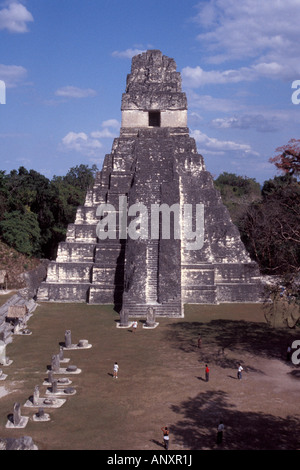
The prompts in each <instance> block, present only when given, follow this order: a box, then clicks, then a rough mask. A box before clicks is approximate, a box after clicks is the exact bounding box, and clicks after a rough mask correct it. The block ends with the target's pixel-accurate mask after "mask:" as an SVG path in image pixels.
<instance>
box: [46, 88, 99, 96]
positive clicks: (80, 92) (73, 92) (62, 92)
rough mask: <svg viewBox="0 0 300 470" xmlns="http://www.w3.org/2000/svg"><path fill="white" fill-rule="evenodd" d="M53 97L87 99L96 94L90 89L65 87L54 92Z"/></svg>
mask: <svg viewBox="0 0 300 470" xmlns="http://www.w3.org/2000/svg"><path fill="white" fill-rule="evenodd" d="M55 95H56V96H62V97H64V98H88V97H90V96H96V95H97V92H96V91H95V90H93V89H91V88H78V87H75V86H65V87H62V88H59V89H58V90H56V92H55Z"/></svg>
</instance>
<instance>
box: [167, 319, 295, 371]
mask: <svg viewBox="0 0 300 470" xmlns="http://www.w3.org/2000/svg"><path fill="white" fill-rule="evenodd" d="M198 334H200V335H201V338H202V345H201V348H198V347H197V339H198ZM297 335H298V336H299V335H300V331H299V330H298V331H297V330H293V331H291V330H286V329H274V328H272V327H270V326H269V325H267V324H264V323H258V322H249V321H244V320H240V321H233V320H212V321H210V322H209V323H201V322H184V321H183V322H178V323H174V324H172V325H170V330H169V331H168V333H167V340H168V341H170V342H171V344H172V345H173V347H175V348H179V349H180V350H182V351H184V352H186V353H191V352H195V351H199V360H200V361H202V362H203V361H207V362H209V363H211V364H212V363H213V364H217V365H219V366H220V367H223V368H236V365H237V362H241V363H242V360H241V359H240V357H239V355H240V354H241V353H242V351H247V352H248V353H253V355H258V356H261V357H265V358H270V359H281V360H286V350H287V346H288V344H291V342H292V341H293V339H295V338H296V337H297ZM228 351H231V352H233V353H237V359H232V358H228V357H227V356H226V353H227V352H228ZM245 370H246V369H245ZM249 370H250V369H249V368H248V371H249ZM251 370H252V371H255V369H253V368H251ZM256 372H259V371H257V370H256Z"/></svg>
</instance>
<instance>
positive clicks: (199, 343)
mask: <svg viewBox="0 0 300 470" xmlns="http://www.w3.org/2000/svg"><path fill="white" fill-rule="evenodd" d="M198 348H199V349H200V348H201V336H200V333H199V335H198Z"/></svg>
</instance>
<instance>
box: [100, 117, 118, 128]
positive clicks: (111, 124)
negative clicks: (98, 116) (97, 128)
mask: <svg viewBox="0 0 300 470" xmlns="http://www.w3.org/2000/svg"><path fill="white" fill-rule="evenodd" d="M102 126H103V127H113V128H117V129H119V127H120V123H119V121H118V120H117V119H107V121H103V122H102Z"/></svg>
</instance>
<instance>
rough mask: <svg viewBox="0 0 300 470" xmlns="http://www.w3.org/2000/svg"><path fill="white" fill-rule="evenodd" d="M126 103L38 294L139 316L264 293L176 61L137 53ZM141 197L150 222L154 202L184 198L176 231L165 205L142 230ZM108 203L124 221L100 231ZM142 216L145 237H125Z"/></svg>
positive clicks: (118, 219)
mask: <svg viewBox="0 0 300 470" xmlns="http://www.w3.org/2000/svg"><path fill="white" fill-rule="evenodd" d="M121 110H122V124H121V129H120V136H119V137H118V138H116V139H115V140H114V142H113V145H112V151H111V153H110V154H108V155H106V156H105V159H104V163H103V167H102V170H101V171H100V172H99V173H98V174H97V176H96V180H95V183H94V186H93V188H91V189H90V190H89V191H88V192H87V195H86V200H85V204H84V206H82V207H78V210H77V214H76V220H75V222H74V223H73V224H70V225H69V226H68V230H67V236H66V241H65V242H63V243H60V244H59V247H58V253H57V258H56V261H53V262H51V263H50V265H49V267H48V273H47V278H46V280H45V282H43V283H42V284H41V286H40V288H39V291H38V300H40V301H56V302H88V303H91V304H114V306H115V309H116V310H117V311H122V313H123V314H125V315H132V316H145V315H146V312H147V309H148V308H149V306H153V307H155V313H156V315H157V316H174V317H179V316H183V312H184V308H183V306H184V304H187V303H195V304H198V303H199V304H203V303H212V304H213V303H221V302H256V301H259V300H260V291H261V286H260V273H259V270H258V267H257V265H256V264H255V263H254V262H252V261H251V259H250V258H249V255H248V253H247V252H246V250H245V247H244V245H243V243H242V242H241V239H240V235H239V231H238V229H237V227H236V226H235V225H234V224H233V223H232V221H231V219H230V216H229V213H228V210H227V208H226V207H225V206H224V205H223V203H222V200H221V197H220V193H219V192H218V191H217V190H216V189H215V187H214V183H213V178H212V175H211V174H210V173H209V172H208V171H206V169H205V164H204V161H203V157H202V156H201V155H200V154H198V153H197V148H196V144H195V141H194V139H193V138H192V137H190V135H189V129H188V128H187V99H186V95H185V93H183V92H182V89H181V76H180V73H179V72H177V71H176V63H175V61H174V60H173V59H171V58H168V57H166V56H164V55H162V53H161V52H160V51H158V50H149V51H147V52H145V53H142V54H139V55H137V56H135V57H133V59H132V67H131V73H130V74H129V75H128V76H127V84H126V92H125V93H124V94H123V96H122V106H121ZM120 201H121V202H122V201H123V202H124V201H125V202H126V205H124V204H123V205H122V206H120ZM136 204H137V205H139V206H140V205H141V204H142V205H143V206H145V207H146V210H147V213H146V215H148V216H149V218H148V228H149V227H150V225H151V224H152V221H151V215H152V212H151V211H150V208H151V207H153V206H154V207H156V208H157V207H160V208H162V207H165V208H169V209H170V208H172V207H175V206H176V208H178V207H180V211H179V212H178V213H177V214H176V216H175V212H172V211H170V212H169V214H171V216H170V219H169V224H170V230H169V231H170V233H169V236H165V232H164V230H165V226H166V221H168V218H167V216H166V217H165V218H164V216H163V215H162V213H161V212H160V213H159V214H160V215H159V218H158V219H155V220H156V222H157V223H156V225H154V222H153V227H152V225H151V227H152V228H153V229H154V230H153V232H155V234H154V235H155V236H152V232H151V234H150V230H149V232H148V237H146V236H145V233H146V234H147V230H146V232H143V231H140V236H138V233H139V229H141V226H143V228H145V223H144V221H145V220H146V219H145V218H144V219H143V223H141V224H140V226H139V227H138V224H137V219H136V217H137V216H138V215H140V214H141V213H140V212H137V213H136V216H135V219H134V218H132V216H130V212H128V208H130V207H136V206H134V205H136ZM103 205H105V207H108V208H111V215H112V216H113V219H111V220H115V221H116V224H115V226H114V227H113V229H114V230H113V231H112V232H110V236H107V238H104V237H105V235H103V232H102V235H100V236H99V223H100V221H102V222H103V221H104V220H106V219H105V218H104V215H103V213H101V212H99V207H100V206H101V207H104V206H103ZM163 205H164V206H163ZM173 205H175V206H173ZM185 205H186V206H189V207H190V208H192V209H191V212H189V218H188V216H186V217H183V211H182V208H183V207H185ZM196 207H198V208H201V210H202V212H201V214H202V219H203V220H202V232H201V233H202V244H201V247H200V248H197V249H191V248H190V247H191V245H189V241H188V237H187V235H186V232H185V227H184V223H187V221H189V223H190V225H189V226H190V228H191V229H192V227H194V229H195V227H196V228H197V221H198V222H199V217H198V216H197V211H196V210H194V209H195V208H196ZM125 209H126V210H125ZM193 210H194V212H193ZM126 211H127V212H126ZM107 213H108V212H107ZM107 213H106V215H107ZM199 213H200V212H199ZM124 214H125V216H124ZM144 215H145V214H144ZM198 215H199V214H198ZM124 217H125V219H124ZM176 217H177V218H176ZM178 217H179V219H178ZM197 217H198V218H197ZM132 220H135V221H136V225H137V230H136V232H135V233H136V234H137V236H135V237H133V236H128V234H127V236H125V237H124V231H123V232H122V233H123V235H122V236H120V227H121V225H122V224H123V225H122V226H123V228H124V221H125V223H127V228H128V227H129V225H130V223H131V222H132ZM140 221H141V219H140ZM176 223H177V225H178V224H179V232H180V235H181V236H178V233H179V232H178V227H177V232H176V234H177V235H176V234H175V226H176ZM194 233H195V234H196V233H200V232H196V229H195V230H194ZM150 235H151V236H150ZM195 237H196V235H195Z"/></svg>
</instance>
